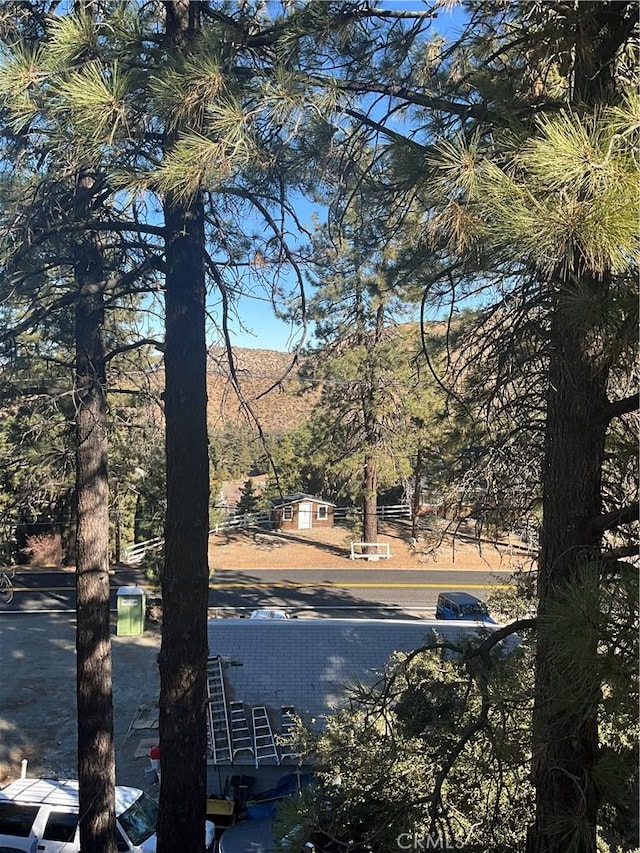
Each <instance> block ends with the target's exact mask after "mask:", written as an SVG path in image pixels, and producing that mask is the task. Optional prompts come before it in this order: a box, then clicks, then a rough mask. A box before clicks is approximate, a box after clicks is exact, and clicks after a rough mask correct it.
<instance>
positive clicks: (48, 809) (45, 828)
mask: <svg viewBox="0 0 640 853" xmlns="http://www.w3.org/2000/svg"><path fill="white" fill-rule="evenodd" d="M157 817H158V804H157V803H156V801H155V800H154V799H152V798H151V797H150V796H148V794H145V793H144V791H141V790H140V789H139V788H128V787H125V786H122V785H118V786H116V850H117V851H118V853H155V849H156V821H157ZM205 836H206V838H205V846H206V849H207V850H213V844H214V837H215V826H214V824H213V823H211V822H209V821H207V825H206V832H205ZM5 848H8V849H9V850H15V851H16V853H18V852H19V851H25V853H79V851H80V838H79V830H78V783H77V781H75V780H66V781H57V780H55V779H18V780H17V781H15V782H11V784H10V785H7V787H6V788H2V789H1V790H0V850H2V849H5ZM203 849H204V848H203Z"/></svg>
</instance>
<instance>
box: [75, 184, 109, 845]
mask: <svg viewBox="0 0 640 853" xmlns="http://www.w3.org/2000/svg"><path fill="white" fill-rule="evenodd" d="M90 184H91V179H90V178H89V177H88V176H86V175H84V176H82V177H81V178H80V180H79V186H78V195H79V196H83V195H86V194H87V193H88V192H89V191H90ZM81 204H84V202H82V201H81ZM76 282H77V285H78V301H77V304H76V321H75V322H76V406H77V413H76V493H77V515H78V520H77V537H76V595H77V604H76V608H77V630H76V655H77V707H78V781H79V788H80V791H79V797H80V815H81V819H80V846H81V848H82V850H83V851H85V850H86V851H90V853H115V814H114V809H115V805H114V798H115V792H114V785H115V759H114V748H113V702H112V685H111V632H110V610H109V484H108V475H107V403H106V393H105V384H106V379H105V361H104V345H103V337H102V330H103V324H104V305H103V269H102V256H101V251H100V248H99V247H98V246H97V245H93V244H92V243H91V242H89V241H85V242H84V243H83V244H82V245H81V246H80V247H79V250H78V263H77V265H76Z"/></svg>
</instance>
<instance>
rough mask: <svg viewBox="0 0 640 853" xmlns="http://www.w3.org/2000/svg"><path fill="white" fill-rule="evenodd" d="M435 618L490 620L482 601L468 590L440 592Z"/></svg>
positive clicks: (491, 620)
mask: <svg viewBox="0 0 640 853" xmlns="http://www.w3.org/2000/svg"><path fill="white" fill-rule="evenodd" d="M436 619H467V620H479V621H480V622H491V623H492V624H495V622H494V620H493V619H492V618H491V616H489V611H488V610H487V605H486V604H485V603H484V601H481V600H480V599H479V598H476V597H475V595H470V594H469V593H468V592H441V593H440V595H439V596H438V602H437V604H436Z"/></svg>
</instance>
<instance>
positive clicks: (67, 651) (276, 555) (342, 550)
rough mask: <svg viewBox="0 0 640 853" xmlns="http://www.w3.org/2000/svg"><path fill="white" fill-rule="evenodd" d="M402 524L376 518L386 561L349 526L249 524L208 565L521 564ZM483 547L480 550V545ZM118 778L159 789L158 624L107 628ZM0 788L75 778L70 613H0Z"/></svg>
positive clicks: (469, 537)
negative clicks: (128, 633)
mask: <svg viewBox="0 0 640 853" xmlns="http://www.w3.org/2000/svg"><path fill="white" fill-rule="evenodd" d="M410 533H411V528H410V523H409V522H408V521H397V522H383V523H382V524H381V527H380V535H379V541H381V542H389V544H390V552H391V557H390V559H389V560H379V561H375V562H370V561H365V560H354V561H352V560H350V559H349V553H350V548H349V542H350V537H349V533H348V531H347V529H346V528H344V527H338V526H337V527H335V528H332V529H331V528H330V529H322V530H319V529H317V530H312V531H302V532H291V533H289V532H287V533H272V532H267V531H264V530H259V529H253V530H246V531H241V532H235V533H225V534H219V535H216V536H212V537H211V541H210V548H209V561H210V566H211V569H212V571H213V573H214V575H215V570H216V569H227V570H241V569H253V570H254V571H255V569H256V568H258V569H259V568H264V569H270V568H296V569H304V568H322V569H332V568H335V569H349V570H358V569H367V570H377V569H379V570H388V569H394V568H402V569H416V570H420V571H423V572H424V570H425V569H427V570H428V569H429V568H434V569H444V568H446V569H453V570H454V571H455V570H456V569H476V570H477V569H480V570H482V569H484V570H486V571H500V570H501V571H505V570H507V569H509V568H514V567H515V566H516V565H518V564H522V563H523V562H524V561H525V560H526V557H527V553H526V550H525V549H523V548H522V545H521V543H519V542H517V541H515V540H514V541H513V542H504V543H501V544H500V545H495V544H493V543H491V542H488V541H484V542H481V543H477V542H474V541H473V530H472V529H467V528H464V527H461V528H460V530H459V531H458V537H457V538H456V540H455V541H452V540H451V538H449V539H447V540H446V541H445V542H444V543H443V544H442V546H441V547H440V549H439V550H438V551H437V552H436V553H429V552H428V543H426V542H423V543H418V547H417V548H415V547H413V546H412V545H411V543H410ZM479 545H480V547H479ZM112 644H113V689H114V712H115V744H116V757H117V778H118V782H120V783H121V784H128V785H135V786H138V787H141V788H144V789H146V790H149V791H150V792H151V793H157V783H156V780H155V777H154V776H153V774H150V773H148V772H147V770H148V769H149V768H150V763H149V758H148V753H149V749H150V746H151V745H153V744H154V743H156V742H157V697H158V688H159V678H158V667H157V655H158V651H159V645H160V634H159V629H158V625H157V623H153V622H148V623H147V626H146V629H145V631H144V634H143V635H141V636H135V637H123V636H117V635H116V631H115V619H114V625H113V630H112ZM0 672H1V673H2V675H1V677H0V786H1V785H3V784H4V783H6V782H7V781H9V780H10V779H13V778H16V777H17V776H18V775H19V774H20V767H21V762H22V760H23V759H26V760H27V761H28V773H29V775H54V776H57V777H64V776H71V777H73V776H75V771H74V767H75V764H76V755H75V749H76V709H75V619H74V618H73V614H57V615H56V614H45V613H42V614H40V613H18V614H2V615H1V616H0Z"/></svg>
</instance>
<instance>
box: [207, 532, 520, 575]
mask: <svg viewBox="0 0 640 853" xmlns="http://www.w3.org/2000/svg"><path fill="white" fill-rule="evenodd" d="M410 536H411V528H410V524H409V522H406V521H397V522H383V523H381V525H380V532H379V535H378V541H379V542H388V543H389V545H390V552H391V557H390V558H389V559H388V560H386V559H384V560H383V559H381V560H377V561H368V560H353V561H352V560H351V559H350V558H349V554H350V546H349V543H350V541H351V538H352V537H351V535H350V533H349V531H348V530H347V529H346V528H345V527H340V526H336V527H333V528H321V529H320V528H319V529H316V530H301V531H292V532H286V533H282V532H269V531H265V530H262V529H260V528H249V529H247V530H242V531H233V532H232V531H227V532H225V533H220V534H217V535H215V536H212V537H211V538H210V544H209V565H210V566H211V568H212V569H213V570H214V571H215V570H216V569H256V568H263V569H283V568H290V569H294V568H295V569H305V568H308V569H312V568H336V569H338V568H342V569H346V568H349V569H354V568H366V569H375V568H379V569H393V568H402V569H417V570H424V569H430V568H433V569H445V568H446V569H467V570H473V569H476V570H477V569H484V570H492V571H500V570H502V571H505V570H507V569H510V568H514V567H515V566H516V565H519V564H522V562H523V558H524V557H525V556H526V555H525V554H524V551H523V550H522V549H521V548H520V547H519V545H518V544H517V543H515V542H506V541H505V542H502V543H500V544H499V545H496V544H495V543H492V542H488V541H483V542H481V543H480V544H478V543H477V542H473V541H469V539H470V538H471V537H470V534H469V532H468V531H466V530H463V529H462V528H461V529H460V531H459V535H458V536H457V537H456V538H455V539H453V538H452V537H451V536H446V537H445V539H444V541H443V543H442V545H441V546H440V548H439V549H438V550H437V551H436V552H430V551H429V550H428V549H424V550H423V549H422V547H421V545H420V544H418V547H417V548H416V547H414V546H413V545H412V544H411V541H410Z"/></svg>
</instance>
